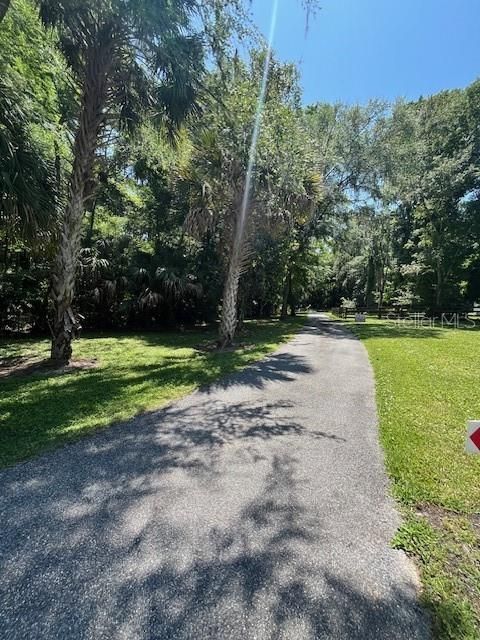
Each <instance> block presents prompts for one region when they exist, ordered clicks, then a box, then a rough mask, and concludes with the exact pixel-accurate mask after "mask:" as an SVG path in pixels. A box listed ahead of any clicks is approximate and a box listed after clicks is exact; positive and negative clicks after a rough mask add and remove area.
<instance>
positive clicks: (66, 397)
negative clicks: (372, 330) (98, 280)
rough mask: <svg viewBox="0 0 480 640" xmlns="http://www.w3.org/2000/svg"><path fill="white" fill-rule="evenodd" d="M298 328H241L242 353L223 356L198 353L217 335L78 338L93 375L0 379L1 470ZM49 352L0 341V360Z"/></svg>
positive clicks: (79, 352)
mask: <svg viewBox="0 0 480 640" xmlns="http://www.w3.org/2000/svg"><path fill="white" fill-rule="evenodd" d="M304 321H305V319H304V318H301V317H300V318H292V319H288V320H285V321H279V320H271V321H258V322H247V323H245V325H244V330H243V333H242V335H241V336H240V337H239V342H240V343H241V346H240V347H239V348H238V349H236V350H233V351H224V352H218V351H214V352H211V351H210V352H209V351H205V350H203V349H202V348H201V345H202V344H204V343H205V342H207V341H209V340H213V339H214V337H215V336H214V334H213V333H209V332H202V331H191V332H185V333H145V334H141V335H139V334H132V335H118V334H116V335H105V336H85V337H82V338H81V339H80V340H78V341H76V342H75V344H74V354H75V357H77V358H87V359H91V358H96V359H97V361H98V366H97V367H96V368H93V369H85V370H78V371H73V372H70V373H65V374H62V375H55V374H53V373H52V372H37V373H34V374H32V375H25V376H11V377H8V378H4V379H1V380H0V466H5V465H9V464H12V463H15V462H18V461H20V460H23V459H25V458H27V457H29V456H31V455H33V454H35V453H38V452H39V451H42V450H45V449H47V448H50V447H52V446H55V445H57V444H60V443H62V442H66V441H68V440H71V439H73V438H76V437H78V436H79V435H82V434H84V433H86V432H88V431H89V430H91V429H93V428H96V427H100V426H106V425H108V424H111V423H113V422H117V421H119V420H124V419H127V418H130V417H132V416H134V415H136V414H138V413H140V412H142V411H146V410H149V409H154V408H157V407H161V406H162V405H165V404H166V403H168V402H170V401H172V400H175V399H177V398H179V397H180V396H182V395H185V394H187V393H189V392H191V391H193V390H194V389H196V388H197V387H200V386H202V385H206V384H209V383H211V382H213V381H214V380H215V379H217V378H219V377H221V376H223V375H225V374H228V373H232V372H234V371H237V370H239V369H241V368H243V367H244V366H246V365H247V364H249V363H251V362H253V361H255V360H258V359H259V358H262V357H263V356H265V355H266V354H268V353H269V352H271V351H273V350H274V349H275V348H276V347H277V346H278V345H279V344H280V343H281V342H284V341H285V340H287V339H288V338H290V337H291V336H292V335H293V334H294V333H295V332H296V331H297V330H298V329H299V328H300V327H301V326H302V324H303V323H304ZM48 349H49V342H48V340H19V341H10V342H6V341H3V342H0V358H1V359H2V360H3V361H4V362H5V361H7V362H8V360H9V359H10V360H11V361H12V362H13V361H14V360H15V359H18V358H20V357H25V356H28V357H32V358H42V357H46V356H47V355H48Z"/></svg>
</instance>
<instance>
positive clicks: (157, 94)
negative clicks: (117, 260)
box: [39, 0, 203, 363]
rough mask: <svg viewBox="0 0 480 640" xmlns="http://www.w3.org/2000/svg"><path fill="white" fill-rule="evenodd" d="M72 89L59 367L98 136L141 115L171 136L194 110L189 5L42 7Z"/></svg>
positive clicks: (196, 73) (56, 284) (110, 0)
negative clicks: (75, 93) (75, 92)
mask: <svg viewBox="0 0 480 640" xmlns="http://www.w3.org/2000/svg"><path fill="white" fill-rule="evenodd" d="M39 4H40V12H41V16H42V19H43V21H44V22H45V23H46V24H48V25H55V26H56V27H57V28H58V31H59V36H60V42H61V46H62V49H63V51H64V54H65V56H66V59H67V61H68V63H69V65H70V67H71V70H72V72H73V75H74V78H75V79H76V81H77V83H78V89H79V96H80V98H79V104H78V115H77V118H76V126H75V136H74V142H73V154H72V155H73V162H72V169H71V173H70V176H69V189H68V197H67V199H66V205H65V207H64V209H63V211H62V212H61V213H62V215H61V225H60V231H59V236H58V248H57V252H56V256H55V259H54V263H53V268H52V282H51V297H52V300H53V306H54V318H53V324H52V348H51V358H52V360H55V361H57V362H58V363H66V362H68V361H69V360H70V358H71V354H72V346H71V342H72V338H73V336H74V334H75V332H76V330H77V328H78V326H79V325H78V320H77V318H76V316H75V314H74V312H73V310H72V301H73V297H74V287H75V278H76V268H77V258H78V253H79V250H80V241H81V231H82V218H83V214H84V211H85V206H86V203H87V201H88V199H89V197H91V196H92V192H91V189H90V188H89V184H91V182H92V172H93V167H94V163H95V154H96V151H97V149H98V147H99V145H100V143H101V141H102V134H103V133H104V132H105V130H109V131H112V130H115V129H117V128H119V127H126V128H128V129H130V130H133V129H134V127H135V126H136V125H137V124H139V122H140V120H141V118H142V116H143V115H145V114H146V113H148V114H150V115H152V116H153V117H154V119H155V120H156V121H157V122H162V123H165V124H166V126H167V129H168V130H169V131H170V132H171V134H172V135H174V132H175V130H176V128H177V127H178V126H179V124H180V123H181V122H182V120H183V119H184V118H185V117H186V116H187V114H188V113H190V112H191V111H192V110H194V109H195V108H196V92H197V87H198V86H199V81H200V77H201V72H202V70H203V46H202V42H201V38H200V36H199V35H198V34H197V33H195V32H194V30H193V28H192V22H193V18H194V14H195V12H196V10H197V0H62V1H60V2H59V1H58V0H43V1H41V2H40V3H39Z"/></svg>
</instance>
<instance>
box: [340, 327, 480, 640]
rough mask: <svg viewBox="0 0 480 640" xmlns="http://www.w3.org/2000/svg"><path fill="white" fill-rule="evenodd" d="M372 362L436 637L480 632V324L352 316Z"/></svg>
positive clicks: (384, 435) (407, 539) (392, 467)
mask: <svg viewBox="0 0 480 640" xmlns="http://www.w3.org/2000/svg"><path fill="white" fill-rule="evenodd" d="M346 324H347V326H348V328H349V329H351V331H353V332H354V333H355V334H356V335H357V336H358V337H359V338H360V339H361V340H362V341H363V342H364V344H365V346H366V348H367V350H368V353H369V356H370V360H371V363H372V365H373V368H374V371H375V378H376V392H377V405H378V411H379V417H380V434H381V440H382V444H383V447H384V450H385V455H386V463H387V467H388V471H389V473H390V476H391V478H392V481H393V490H394V493H395V495H396V497H397V498H398V499H399V500H400V501H401V502H402V504H403V505H404V514H405V521H404V524H403V526H402V527H401V528H400V530H399V531H398V533H397V536H396V538H395V540H394V545H395V546H397V547H399V548H403V549H405V550H406V551H407V552H408V553H410V554H412V555H414V556H415V557H416V559H417V560H418V562H419V565H420V569H421V575H422V579H423V585H424V593H423V598H424V600H425V602H426V603H427V605H428V606H429V608H430V609H431V611H432V613H433V625H434V634H435V637H436V638H439V639H442V640H444V639H450V640H451V639H455V640H459V639H464V640H478V639H479V638H480V515H479V514H480V455H479V456H469V455H467V454H465V453H464V444H465V434H466V421H467V420H468V419H479V418H480V368H479V367H478V366H477V363H478V362H479V361H480V331H478V330H476V329H460V330H454V329H453V328H430V327H413V326H396V325H394V324H392V323H391V322H388V321H383V322H382V321H376V320H369V321H367V323H366V324H364V325H363V324H354V323H351V322H348V323H346Z"/></svg>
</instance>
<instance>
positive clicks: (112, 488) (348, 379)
mask: <svg viewBox="0 0 480 640" xmlns="http://www.w3.org/2000/svg"><path fill="white" fill-rule="evenodd" d="M387 490H388V485H387V481H386V477H385V473H384V469H383V462H382V456H381V453H380V450H379V445H378V440H377V430H376V416H375V405H374V390H373V383H372V372H371V370H370V366H369V363H368V360H367V356H366V353H365V350H364V348H363V346H362V345H361V343H360V342H358V341H357V340H355V339H354V338H353V337H351V336H350V335H348V334H346V333H344V332H343V331H342V330H341V329H340V328H339V327H338V326H337V325H335V324H334V323H330V322H327V321H325V320H324V319H323V318H322V317H321V316H317V317H312V318H310V320H309V322H308V324H307V326H306V327H305V329H304V330H303V331H302V332H301V333H300V334H299V335H298V336H297V337H296V338H295V339H294V340H293V341H292V342H290V343H289V344H287V345H285V346H284V347H283V348H281V349H280V350H279V351H277V352H276V353H275V354H274V355H272V356H270V357H269V358H267V359H265V360H263V361H262V362H260V363H257V364H255V365H253V366H251V367H249V368H248V369H246V370H245V371H243V372H242V373H240V374H237V375H235V376H231V377H230V378H228V379H225V380H223V381H221V382H220V383H219V384H217V385H216V386H215V387H212V388H209V389H208V390H203V391H200V392H197V393H194V394H192V395H190V396H188V397H186V398H184V399H183V400H182V401H180V402H177V403H175V404H174V405H172V406H170V407H168V408H166V409H163V410H160V411H157V412H154V413H151V414H148V415H144V416H142V417H139V418H136V419H134V420H132V421H130V422H128V423H125V424H122V425H118V426H115V427H112V428H110V429H106V430H103V431H100V432H98V433H97V434H95V435H94V436H91V437H88V438H85V439H83V440H81V441H79V442H77V443H75V444H73V445H70V446H67V447H64V448H62V449H59V450H57V451H55V452H53V453H50V454H48V455H44V456H42V457H40V458H37V459H34V460H32V461H30V462H28V463H25V464H20V465H18V466H16V467H14V468H11V469H7V470H5V471H3V472H1V473H0V527H1V532H0V555H1V558H0V638H2V640H14V639H20V638H21V639H22V640H23V639H25V640H36V639H40V638H41V639H45V640H47V639H48V640H56V639H62V640H63V639H65V640H77V639H82V640H83V639H89V638H94V639H98V640H100V639H102V640H103V639H109V640H110V639H111V640H122V639H125V640H136V639H139V638H142V639H148V640H154V639H155V640H164V639H167V638H169V639H172V640H173V639H175V640H184V639H187V638H188V639H189V640H204V639H216V640H254V639H256V640H267V639H268V640H277V639H278V640H284V639H289V640H307V639H309V640H310V639H313V638H322V639H325V640H328V639H331V640H353V639H356V640H370V639H371V640H383V639H385V640H416V639H422V640H423V639H427V638H428V637H429V632H428V621H427V619H426V617H425V615H424V614H423V612H422V610H421V609H420V607H419V605H418V602H417V594H416V590H417V586H416V585H417V581H416V577H415V572H414V570H413V568H412V566H411V564H410V562H409V561H408V560H407V558H406V557H405V556H404V555H403V554H402V553H401V552H399V551H395V550H393V549H391V548H390V547H389V540H390V539H391V537H392V534H393V533H394V531H395V528H396V526H397V525H398V516H397V514H396V513H395V510H394V507H393V504H392V502H391V500H390V499H389V498H388V497H387Z"/></svg>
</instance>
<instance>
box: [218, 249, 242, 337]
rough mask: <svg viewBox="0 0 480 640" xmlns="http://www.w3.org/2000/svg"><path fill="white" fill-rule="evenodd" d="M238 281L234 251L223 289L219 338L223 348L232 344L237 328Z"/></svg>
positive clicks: (238, 267) (236, 256) (237, 268)
mask: <svg viewBox="0 0 480 640" xmlns="http://www.w3.org/2000/svg"><path fill="white" fill-rule="evenodd" d="M239 280H240V261H239V259H238V252H237V251H234V252H233V254H232V256H231V259H230V262H229V265H228V272H227V277H226V279H225V285H224V288H223V302H222V313H221V317H220V329H219V338H220V345H221V346H222V347H225V346H227V345H229V344H231V343H232V342H233V338H234V336H235V329H236V328H237V297H238V283H239Z"/></svg>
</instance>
